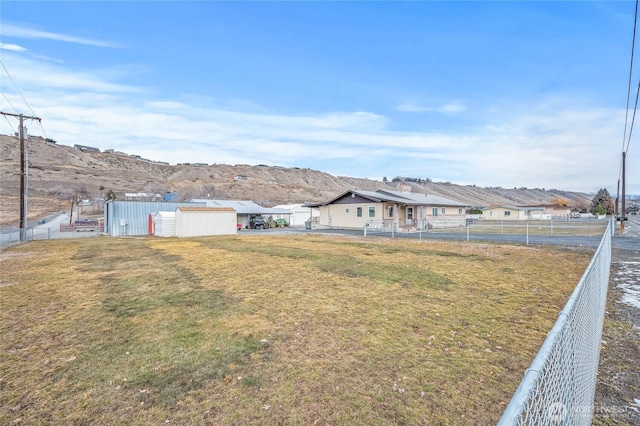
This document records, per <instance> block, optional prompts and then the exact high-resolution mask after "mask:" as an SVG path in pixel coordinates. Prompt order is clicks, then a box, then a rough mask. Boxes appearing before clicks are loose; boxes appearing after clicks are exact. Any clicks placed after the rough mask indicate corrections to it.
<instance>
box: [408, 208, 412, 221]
mask: <svg viewBox="0 0 640 426" xmlns="http://www.w3.org/2000/svg"><path fill="white" fill-rule="evenodd" d="M407 220H413V207H407Z"/></svg>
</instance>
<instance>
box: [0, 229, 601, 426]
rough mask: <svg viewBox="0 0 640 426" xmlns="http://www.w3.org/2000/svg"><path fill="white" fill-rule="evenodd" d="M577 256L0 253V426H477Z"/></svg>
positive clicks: (459, 251)
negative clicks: (6, 425) (54, 425)
mask: <svg viewBox="0 0 640 426" xmlns="http://www.w3.org/2000/svg"><path fill="white" fill-rule="evenodd" d="M590 256H591V253H586V252H569V251H561V250H560V249H556V248H553V247H533V246H526V247H524V246H516V245H493V244H477V243H472V244H468V243H452V242H437V241H432V240H430V241H409V240H406V239H395V240H392V239H374V238H367V239H363V238H347V237H333V236H332V237H325V236H318V235H303V236H264V235H262V236H260V235H256V236H238V237H236V236H234V237H215V238H199V239H189V240H183V239H175V238H172V239H159V238H121V239H117V238H87V239H80V240H75V241H73V240H58V241H42V242H33V243H29V244H25V245H20V246H16V247H13V248H11V249H7V250H4V251H3V252H1V253H0V262H1V263H0V268H1V271H2V274H1V278H0V334H1V335H2V339H1V340H0V351H1V356H0V423H2V424H11V423H12V422H14V423H18V422H21V423H22V424H108V425H114V424H122V425H129V424H165V423H169V424H215V425H227V424H229V425H231V424H237V425H247V424H256V425H258V424H259V425H270V424H278V425H281V424H285V425H286V424H291V425H300V424H309V425H313V424H315V425H328V424H331V425H336V424H350V425H389V424H394V425H396V424H407V425H416V424H451V425H459V424H495V422H496V421H497V420H498V419H499V417H500V415H501V414H502V411H503V409H504V407H505V406H506V404H507V403H508V401H509V399H510V398H511V395H512V394H513V392H514V391H515V389H516V387H517V386H518V383H519V382H520V380H521V378H522V375H523V373H524V371H525V370H526V368H527V367H528V366H529V364H530V363H531V361H532V359H533V357H534V356H535V354H536V352H537V350H538V348H539V347H540V345H541V343H542V341H543V340H544V338H545V336H546V333H547V331H548V330H549V329H550V328H551V326H552V325H553V323H554V322H555V320H556V318H557V314H558V312H559V310H560V309H561V307H562V306H563V305H564V303H565V302H566V300H567V298H568V296H569V294H570V293H571V291H572V289H573V287H574V286H575V285H576V284H577V282H578V281H579V279H580V277H581V275H582V273H583V272H584V270H585V268H586V266H587V264H588V262H589V260H590Z"/></svg>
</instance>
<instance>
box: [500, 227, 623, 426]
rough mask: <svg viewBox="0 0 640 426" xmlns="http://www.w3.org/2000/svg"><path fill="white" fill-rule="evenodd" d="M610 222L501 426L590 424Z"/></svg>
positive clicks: (607, 277)
mask: <svg viewBox="0 0 640 426" xmlns="http://www.w3.org/2000/svg"><path fill="white" fill-rule="evenodd" d="M612 234H613V222H612V221H610V222H609V224H608V226H607V228H606V231H605V233H604V236H603V237H602V240H601V241H600V245H599V246H598V248H597V250H596V253H595V254H594V256H593V259H591V263H590V264H589V266H588V267H587V270H586V271H585V273H584V275H583V276H582V278H581V280H580V282H579V283H578V285H577V286H576V288H575V290H574V291H573V293H572V295H571V297H570V298H569V301H568V302H567V304H566V305H565V307H564V309H563V310H562V312H560V315H559V317H558V320H557V321H556V323H555V325H554V326H553V328H552V329H551V331H550V332H549V334H548V336H547V338H546V340H545V341H544V343H543V344H542V347H541V348H540V351H539V352H538V355H537V356H536V358H535V359H534V361H533V363H532V364H531V367H529V369H528V370H527V371H526V372H525V375H524V378H523V380H522V382H521V383H520V386H519V387H518V389H517V390H516V393H515V394H514V395H513V398H512V399H511V402H510V403H509V405H508V406H507V408H506V410H505V412H504V414H503V416H502V418H501V419H500V422H499V423H498V425H499V426H506V425H536V426H538V425H559V424H562V425H590V424H591V419H592V415H593V399H594V395H595V389H596V378H597V374H598V361H599V358H600V344H601V338H602V326H603V323H604V311H605V305H606V300H607V288H608V283H609V268H610V265H611V236H612Z"/></svg>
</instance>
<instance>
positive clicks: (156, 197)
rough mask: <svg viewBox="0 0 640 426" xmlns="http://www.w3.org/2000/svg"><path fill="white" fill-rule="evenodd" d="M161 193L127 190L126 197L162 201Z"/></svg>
mask: <svg viewBox="0 0 640 426" xmlns="http://www.w3.org/2000/svg"><path fill="white" fill-rule="evenodd" d="M162 198H163V197H162V196H161V195H160V194H153V193H148V192H125V193H124V199H125V200H127V201H160V200H162Z"/></svg>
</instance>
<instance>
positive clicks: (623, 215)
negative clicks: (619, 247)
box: [620, 151, 627, 234]
mask: <svg viewBox="0 0 640 426" xmlns="http://www.w3.org/2000/svg"><path fill="white" fill-rule="evenodd" d="M626 161H627V153H626V152H625V151H622V220H621V221H620V233H622V234H624V221H625V220H626V219H627V209H626V203H625V198H626V195H625V191H624V184H625V182H624V175H625V170H624V169H625V163H626Z"/></svg>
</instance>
